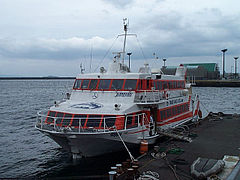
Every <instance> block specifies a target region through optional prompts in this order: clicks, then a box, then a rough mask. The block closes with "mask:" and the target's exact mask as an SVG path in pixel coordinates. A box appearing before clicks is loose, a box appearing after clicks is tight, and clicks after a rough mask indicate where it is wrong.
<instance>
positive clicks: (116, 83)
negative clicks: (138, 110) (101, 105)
mask: <svg viewBox="0 0 240 180" xmlns="http://www.w3.org/2000/svg"><path fill="white" fill-rule="evenodd" d="M136 85H137V79H113V80H111V79H101V80H100V79H91V80H90V79H77V80H76V81H75V83H74V87H73V89H90V90H135V89H136Z"/></svg>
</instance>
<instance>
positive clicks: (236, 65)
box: [234, 57, 238, 79]
mask: <svg viewBox="0 0 240 180" xmlns="http://www.w3.org/2000/svg"><path fill="white" fill-rule="evenodd" d="M234 59H235V79H237V59H238V57H234Z"/></svg>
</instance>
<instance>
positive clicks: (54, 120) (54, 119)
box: [53, 118, 56, 130]
mask: <svg viewBox="0 0 240 180" xmlns="http://www.w3.org/2000/svg"><path fill="white" fill-rule="evenodd" d="M53 122H54V130H56V118H53Z"/></svg>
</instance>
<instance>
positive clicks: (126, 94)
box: [115, 92, 133, 97]
mask: <svg viewBox="0 0 240 180" xmlns="http://www.w3.org/2000/svg"><path fill="white" fill-rule="evenodd" d="M132 94H133V93H132V92H117V93H116V94H115V97H131V96H132Z"/></svg>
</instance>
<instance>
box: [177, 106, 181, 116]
mask: <svg viewBox="0 0 240 180" xmlns="http://www.w3.org/2000/svg"><path fill="white" fill-rule="evenodd" d="M177 113H178V114H180V113H181V106H178V107H177Z"/></svg>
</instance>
